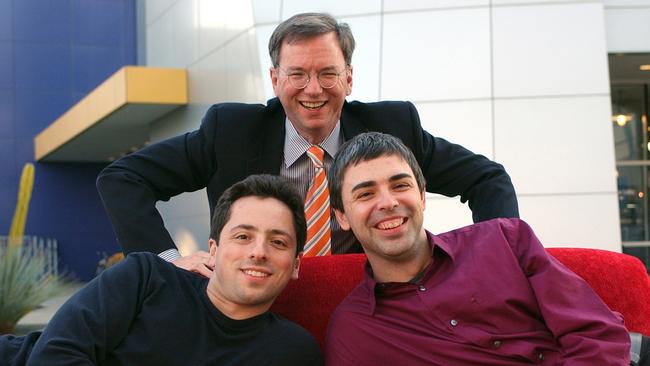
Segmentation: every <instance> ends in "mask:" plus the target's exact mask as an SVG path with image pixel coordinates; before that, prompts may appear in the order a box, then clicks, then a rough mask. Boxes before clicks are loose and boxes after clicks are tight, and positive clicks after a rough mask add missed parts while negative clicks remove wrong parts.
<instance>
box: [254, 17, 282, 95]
mask: <svg viewBox="0 0 650 366" xmlns="http://www.w3.org/2000/svg"><path fill="white" fill-rule="evenodd" d="M277 26H278V25H277V24H271V25H258V26H255V37H256V39H257V54H258V55H259V62H260V79H261V80H262V86H263V88H264V97H265V99H266V100H268V99H271V98H273V97H275V93H274V92H273V84H272V83H271V72H270V71H269V70H270V68H271V67H272V66H273V62H271V56H269V39H270V38H271V34H272V33H273V30H275V27H277Z"/></svg>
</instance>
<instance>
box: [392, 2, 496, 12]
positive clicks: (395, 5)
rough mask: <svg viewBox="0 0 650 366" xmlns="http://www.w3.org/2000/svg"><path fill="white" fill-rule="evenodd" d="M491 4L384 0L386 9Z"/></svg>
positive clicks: (397, 9) (485, 3) (400, 9)
mask: <svg viewBox="0 0 650 366" xmlns="http://www.w3.org/2000/svg"><path fill="white" fill-rule="evenodd" d="M489 4H490V1H489V0H384V11H407V10H430V9H437V8H443V9H448V8H459V7H467V6H488V5H489Z"/></svg>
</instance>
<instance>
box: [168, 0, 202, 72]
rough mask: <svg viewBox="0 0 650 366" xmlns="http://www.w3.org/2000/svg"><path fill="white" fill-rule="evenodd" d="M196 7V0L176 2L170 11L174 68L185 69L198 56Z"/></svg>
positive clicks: (179, 0)
mask: <svg viewBox="0 0 650 366" xmlns="http://www.w3.org/2000/svg"><path fill="white" fill-rule="evenodd" d="M197 6H198V0H178V1H177V2H176V4H175V5H174V6H173V7H172V8H171V9H170V12H171V14H172V30H173V31H172V37H173V38H172V44H173V47H174V65H175V67H183V68H184V67H187V66H189V65H190V64H191V63H192V62H194V60H196V58H197V57H198V56H199V36H198V32H197V27H198V22H197V15H198V9H197Z"/></svg>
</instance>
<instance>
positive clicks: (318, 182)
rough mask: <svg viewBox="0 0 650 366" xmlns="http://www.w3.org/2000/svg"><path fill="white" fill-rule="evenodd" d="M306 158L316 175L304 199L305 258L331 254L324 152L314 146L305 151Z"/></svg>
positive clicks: (328, 195)
mask: <svg viewBox="0 0 650 366" xmlns="http://www.w3.org/2000/svg"><path fill="white" fill-rule="evenodd" d="M307 156H309V158H310V159H311V162H312V163H313V164H314V169H315V170H316V174H315V175H314V179H313V180H312V181H311V185H310V186H309V190H308V191H307V197H306V198H305V219H307V243H305V254H304V255H305V257H313V256H318V255H329V254H332V253H331V252H332V249H331V248H332V240H331V232H330V191H329V188H327V177H326V176H325V169H324V168H323V161H324V157H325V152H324V151H323V149H321V148H320V147H318V146H316V145H314V146H312V147H310V148H309V150H307Z"/></svg>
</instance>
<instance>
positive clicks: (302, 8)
mask: <svg viewBox="0 0 650 366" xmlns="http://www.w3.org/2000/svg"><path fill="white" fill-rule="evenodd" d="M380 11H381V0H354V1H350V0H329V1H304V0H283V1H282V19H283V20H284V19H288V18H290V17H291V16H293V15H296V14H298V13H307V12H326V13H330V14H332V15H334V16H337V17H338V16H346V15H359V14H376V13H379V12H380Z"/></svg>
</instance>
